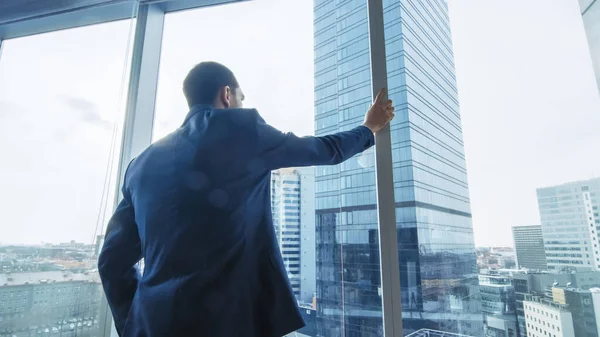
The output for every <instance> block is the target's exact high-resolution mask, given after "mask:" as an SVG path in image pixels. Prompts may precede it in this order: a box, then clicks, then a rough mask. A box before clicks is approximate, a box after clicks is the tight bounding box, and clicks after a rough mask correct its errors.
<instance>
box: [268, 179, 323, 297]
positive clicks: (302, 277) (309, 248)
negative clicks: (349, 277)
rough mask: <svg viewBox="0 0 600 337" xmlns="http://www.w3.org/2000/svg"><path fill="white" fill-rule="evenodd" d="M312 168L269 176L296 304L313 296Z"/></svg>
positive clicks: (275, 219) (278, 233) (276, 223)
mask: <svg viewBox="0 0 600 337" xmlns="http://www.w3.org/2000/svg"><path fill="white" fill-rule="evenodd" d="M314 186H315V178H314V168H300V169H280V170H277V171H273V172H272V174H271V208H272V211H273V226H274V228H275V235H276V237H277V241H278V243H279V249H280V250H281V255H282V257H283V262H284V264H285V267H286V270H287V272H288V277H289V279H290V283H291V285H292V289H293V291H294V294H295V295H296V298H297V299H298V300H299V301H307V302H309V301H312V298H313V296H314V294H315V292H316V281H315V279H316V275H315V249H316V248H315V204H314Z"/></svg>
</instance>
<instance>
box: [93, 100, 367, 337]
mask: <svg viewBox="0 0 600 337" xmlns="http://www.w3.org/2000/svg"><path fill="white" fill-rule="evenodd" d="M373 143H374V138H373V134H372V133H371V131H370V130H369V129H368V128H366V127H364V126H359V127H357V128H355V129H352V130H350V131H346V132H340V133H337V134H333V135H329V136H324V137H302V138H299V137H296V136H295V135H293V134H291V133H282V132H280V131H278V130H276V129H275V128H273V127H271V126H269V125H267V124H266V123H265V122H264V120H263V119H262V118H261V117H260V115H259V114H258V112H257V111H256V110H254V109H214V108H212V107H211V106H195V107H193V108H192V110H191V111H190V112H189V113H188V115H187V117H186V119H185V122H184V123H183V125H182V126H181V127H180V128H179V129H177V130H176V131H175V132H173V133H172V134H170V135H168V136H166V137H165V138H163V139H161V140H159V141H158V142H156V143H154V144H152V145H151V146H150V147H149V148H148V149H146V150H145V151H144V152H143V153H142V154H141V155H139V156H138V157H137V158H136V159H134V160H133V161H132V162H131V163H130V165H129V167H128V169H127V172H126V174H125V179H124V185H123V189H122V192H123V200H122V201H121V202H120V204H119V205H118V207H117V209H116V211H115V213H114V215H113V216H112V218H111V220H110V222H109V224H108V228H107V232H106V238H105V242H104V246H103V248H102V253H101V254H100V257H99V261H98V269H99V272H100V276H101V278H102V285H103V287H104V291H105V294H106V297H107V299H108V303H109V305H110V308H111V310H112V314H113V317H114V321H115V325H116V328H117V331H118V332H119V334H120V335H121V336H128V337H129V336H161V337H162V336H177V337H179V336H209V337H220V336H224V337H230V336H231V337H237V336H244V337H247V336H256V337H271V336H273V337H275V336H276V337H279V336H282V335H285V334H287V333H289V332H292V331H294V330H297V329H299V328H301V327H302V326H304V322H303V320H302V318H301V315H300V313H299V309H298V307H297V302H296V300H295V298H294V294H293V292H292V288H291V286H290V283H289V280H288V278H287V273H286V271H285V269H284V265H283V261H282V257H281V253H280V251H279V247H278V245H277V242H276V238H275V232H274V229H273V224H272V219H271V200H270V173H271V170H275V169H278V168H282V167H299V166H311V165H333V164H338V163H341V162H342V161H344V160H346V159H348V158H350V157H352V156H354V155H355V154H357V153H360V152H362V151H364V150H365V149H367V148H369V147H370V146H372V145H373ZM141 258H143V259H144V273H143V276H140V273H139V271H138V270H137V268H136V267H135V265H136V264H137V262H138V261H140V259H141Z"/></svg>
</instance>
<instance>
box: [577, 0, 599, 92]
mask: <svg viewBox="0 0 600 337" xmlns="http://www.w3.org/2000/svg"><path fill="white" fill-rule="evenodd" d="M579 7H580V8H581V16H582V18H583V25H584V27H585V34H586V35H587V40H588V45H589V46H590V53H591V55H592V64H593V65H594V71H595V72H596V81H597V82H598V90H600V1H597V0H579Z"/></svg>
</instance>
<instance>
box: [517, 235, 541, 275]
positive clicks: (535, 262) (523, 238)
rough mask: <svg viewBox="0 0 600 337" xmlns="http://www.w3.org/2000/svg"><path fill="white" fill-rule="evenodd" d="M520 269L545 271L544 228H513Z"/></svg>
mask: <svg viewBox="0 0 600 337" xmlns="http://www.w3.org/2000/svg"><path fill="white" fill-rule="evenodd" d="M512 233H513V241H514V243H515V253H516V254H517V266H518V268H527V269H537V270H545V269H546V268H547V265H546V251H545V250H544V239H543V237H542V226H516V227H513V228H512Z"/></svg>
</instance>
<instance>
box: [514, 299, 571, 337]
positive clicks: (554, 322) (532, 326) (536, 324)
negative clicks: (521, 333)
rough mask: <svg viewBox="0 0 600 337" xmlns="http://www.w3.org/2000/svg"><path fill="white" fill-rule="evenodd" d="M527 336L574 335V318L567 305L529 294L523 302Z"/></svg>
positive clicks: (564, 336)
mask: <svg viewBox="0 0 600 337" xmlns="http://www.w3.org/2000/svg"><path fill="white" fill-rule="evenodd" d="M523 306H524V308H525V322H526V324H527V336H530V337H548V336H552V337H554V336H556V337H574V336H578V335H575V331H574V329H573V318H572V316H571V312H570V311H569V310H568V308H567V306H566V305H563V304H558V303H555V302H552V301H550V300H547V299H544V298H543V297H539V296H527V297H526V300H525V301H524V302H523Z"/></svg>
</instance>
